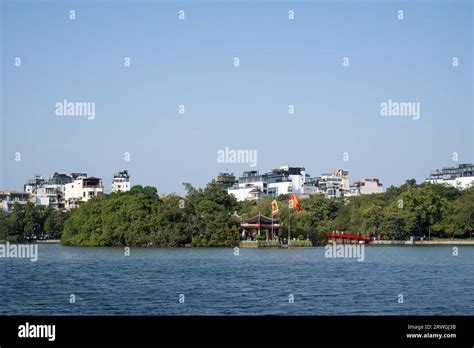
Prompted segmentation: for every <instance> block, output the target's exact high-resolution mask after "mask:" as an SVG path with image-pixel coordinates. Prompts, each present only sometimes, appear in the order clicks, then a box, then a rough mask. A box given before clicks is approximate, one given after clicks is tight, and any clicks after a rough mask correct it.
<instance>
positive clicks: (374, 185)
mask: <svg viewBox="0 0 474 348" xmlns="http://www.w3.org/2000/svg"><path fill="white" fill-rule="evenodd" d="M382 192H383V185H382V183H381V182H380V180H379V179H377V178H373V179H359V180H356V181H354V182H353V183H352V185H351V186H350V188H349V195H350V196H359V195H370V194H372V193H382Z"/></svg>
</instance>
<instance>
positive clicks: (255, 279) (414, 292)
mask: <svg viewBox="0 0 474 348" xmlns="http://www.w3.org/2000/svg"><path fill="white" fill-rule="evenodd" d="M473 266H474V247H468V246H466V247H459V256H453V253H452V247H444V246H439V247H389V246H383V247H380V246H378V247H377V246H369V247H366V248H365V260H364V261H363V262H357V261H356V260H355V259H328V258H325V256H324V249H323V248H304V249H303V248H300V249H289V250H286V249H272V250H263V249H258V250H255V249H240V256H234V252H233V249H231V248H221V249H214V248H213V249H131V255H130V256H128V257H127V256H124V251H123V249H119V248H72V247H63V246H59V245H40V246H39V259H38V261H37V262H31V261H30V260H25V259H0V276H1V277H2V279H1V281H0V314H7V315H13V314H25V315H26V314H28V315H31V314H33V315H84V314H89V315H262V314H263V315H265V314H276V315H284V314H286V315H357V314H371V315H374V314H375V315H388V314H394V315H455V314H460V315H473V314H474V270H473ZM71 294H74V295H75V296H76V303H74V304H71V303H70V302H69V299H70V295H71ZM180 294H184V296H185V297H184V301H185V302H184V303H179V296H180ZM290 294H293V295H294V303H289V301H288V299H289V295H290ZM399 294H402V295H403V300H404V303H398V298H399V297H398V296H399Z"/></svg>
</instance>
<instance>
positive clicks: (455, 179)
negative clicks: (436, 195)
mask: <svg viewBox="0 0 474 348" xmlns="http://www.w3.org/2000/svg"><path fill="white" fill-rule="evenodd" d="M426 181H427V182H430V183H432V184H446V185H449V186H453V187H456V188H458V189H465V188H468V187H471V186H474V164H471V163H465V164H460V165H458V167H445V168H442V169H441V170H439V169H437V170H435V171H433V172H431V174H430V176H429V177H428V178H427V179H426Z"/></svg>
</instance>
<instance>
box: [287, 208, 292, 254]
mask: <svg viewBox="0 0 474 348" xmlns="http://www.w3.org/2000/svg"><path fill="white" fill-rule="evenodd" d="M290 222H291V207H290V208H289V209H288V241H287V243H286V244H287V245H288V248H289V247H290V230H291V225H290Z"/></svg>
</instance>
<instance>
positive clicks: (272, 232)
mask: <svg viewBox="0 0 474 348" xmlns="http://www.w3.org/2000/svg"><path fill="white" fill-rule="evenodd" d="M270 237H271V238H272V240H273V212H272V235H271V236H270Z"/></svg>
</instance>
